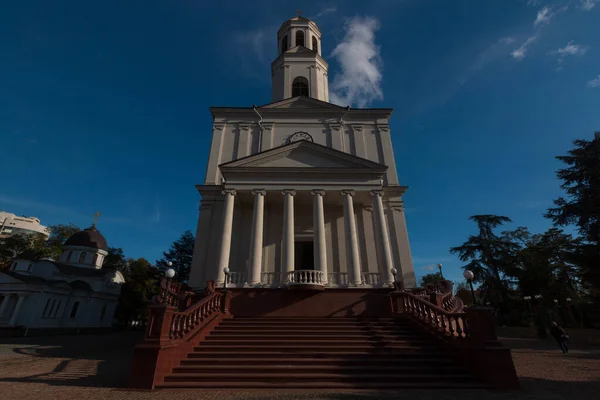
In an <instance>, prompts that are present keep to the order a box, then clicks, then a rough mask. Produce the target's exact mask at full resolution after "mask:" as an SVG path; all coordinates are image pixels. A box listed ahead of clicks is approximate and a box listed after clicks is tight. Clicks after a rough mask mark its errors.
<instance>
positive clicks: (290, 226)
mask: <svg viewBox="0 0 600 400" xmlns="http://www.w3.org/2000/svg"><path fill="white" fill-rule="evenodd" d="M281 193H282V194H283V196H284V197H283V200H284V202H283V251H282V253H283V254H282V260H283V264H282V266H281V272H283V273H284V274H285V275H284V279H285V280H286V281H287V278H288V276H289V273H290V272H293V271H294V268H295V265H294V196H295V195H296V191H295V190H290V189H286V190H283V191H282V192H281Z"/></svg>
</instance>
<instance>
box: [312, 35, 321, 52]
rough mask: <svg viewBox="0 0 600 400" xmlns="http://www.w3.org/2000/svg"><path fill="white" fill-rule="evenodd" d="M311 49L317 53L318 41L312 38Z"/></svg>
mask: <svg viewBox="0 0 600 400" xmlns="http://www.w3.org/2000/svg"><path fill="white" fill-rule="evenodd" d="M312 49H313V50H314V52H315V53H318V52H319V41H318V40H317V38H316V37H314V36H313V38H312Z"/></svg>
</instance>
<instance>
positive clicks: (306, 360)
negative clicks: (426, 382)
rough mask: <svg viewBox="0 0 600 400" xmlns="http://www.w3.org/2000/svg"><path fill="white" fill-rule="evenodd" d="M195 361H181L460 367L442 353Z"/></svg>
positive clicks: (198, 359)
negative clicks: (441, 355) (441, 354)
mask: <svg viewBox="0 0 600 400" xmlns="http://www.w3.org/2000/svg"><path fill="white" fill-rule="evenodd" d="M193 354H194V356H193V357H192V358H185V359H183V360H181V365H202V366H206V367H208V368H210V366H211V365H226V366H229V365H232V363H235V365H238V366H243V365H251V366H256V367H257V368H259V367H258V366H259V365H260V366H270V365H290V364H291V365H309V366H312V365H315V364H319V365H345V366H352V365H358V366H369V365H376V366H377V365H388V364H394V365H410V366H419V365H427V366H429V365H435V366H456V365H457V364H456V363H455V362H454V361H453V360H452V359H448V358H442V357H440V356H439V354H435V353H434V354H420V355H410V354H409V355H403V356H398V355H386V354H380V355H376V354H366V355H362V356H361V355H356V354H355V355H340V353H337V354H332V355H329V356H327V357H324V356H318V355H314V354H294V356H293V357H285V358H282V357H280V356H278V355H275V356H270V357H264V356H263V357H240V356H239V355H237V354H229V355H223V356H222V357H218V356H208V357H204V356H203V355H202V354H199V353H193Z"/></svg>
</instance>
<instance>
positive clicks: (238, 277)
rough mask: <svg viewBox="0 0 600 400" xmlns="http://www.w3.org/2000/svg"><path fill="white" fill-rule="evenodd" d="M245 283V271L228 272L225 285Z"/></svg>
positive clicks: (241, 284)
mask: <svg viewBox="0 0 600 400" xmlns="http://www.w3.org/2000/svg"><path fill="white" fill-rule="evenodd" d="M244 283H246V273H245V272H230V273H229V275H227V285H235V286H244Z"/></svg>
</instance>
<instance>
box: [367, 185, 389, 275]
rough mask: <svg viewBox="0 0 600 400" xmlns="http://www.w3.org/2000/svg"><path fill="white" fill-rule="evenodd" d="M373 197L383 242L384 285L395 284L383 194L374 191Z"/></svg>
mask: <svg viewBox="0 0 600 400" xmlns="http://www.w3.org/2000/svg"><path fill="white" fill-rule="evenodd" d="M371 196H373V208H374V211H375V221H376V222H377V228H378V229H379V237H380V240H381V246H380V249H381V250H382V251H383V257H382V258H383V264H382V270H381V271H380V272H381V278H382V280H383V283H384V284H387V285H389V284H392V283H394V275H393V274H392V268H393V267H394V263H393V261H392V249H391V247H390V235H389V232H388V227H387V222H386V220H385V213H384V211H383V201H382V199H381V197H382V196H383V192H382V191H381V190H373V191H372V192H371Z"/></svg>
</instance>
